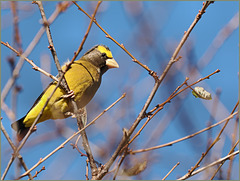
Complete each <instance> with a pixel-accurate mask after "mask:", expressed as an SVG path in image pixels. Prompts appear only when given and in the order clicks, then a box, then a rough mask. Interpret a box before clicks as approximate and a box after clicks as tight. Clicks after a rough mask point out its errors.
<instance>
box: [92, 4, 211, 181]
mask: <svg viewBox="0 0 240 181" xmlns="http://www.w3.org/2000/svg"><path fill="white" fill-rule="evenodd" d="M211 3H212V2H208V1H207V2H206V3H204V4H203V7H202V10H201V11H199V13H198V14H197V16H196V18H195V19H194V21H193V23H192V24H191V26H190V27H189V28H188V30H187V32H185V34H184V35H183V38H182V39H181V41H180V43H179V45H178V46H177V48H176V50H175V51H174V53H173V55H172V57H171V59H170V60H169V62H168V64H167V66H166V68H165V69H164V71H163V73H162V75H161V76H160V77H159V78H158V77H157V76H154V75H153V77H154V79H155V84H154V86H153V89H152V91H151V93H150V95H149V97H148V99H147V101H146V102H145V104H144V106H143V108H142V110H141V111H140V113H139V114H138V117H137V119H136V120H135V121H134V123H133V124H132V126H131V128H130V129H129V131H128V132H127V134H126V135H127V136H123V137H122V139H121V141H120V143H119V145H118V147H117V148H116V150H115V152H114V153H113V155H112V157H111V158H110V159H109V161H108V162H107V163H106V164H105V165H104V168H103V169H102V170H101V172H100V173H99V174H98V175H97V176H96V177H93V179H102V178H103V177H104V175H105V174H106V173H107V172H108V170H109V168H110V167H111V165H112V164H113V162H114V161H115V159H116V158H117V156H118V155H119V154H120V152H121V150H122V148H123V147H124V146H125V145H126V144H127V142H128V139H129V137H130V136H131V135H132V133H133V132H134V130H135V129H136V127H137V126H138V124H139V123H140V121H141V120H142V119H143V118H144V115H146V110H147V109H148V107H149V105H150V103H151V102H152V99H153V97H154V96H155V93H156V91H157V90H158V88H159V86H160V84H161V83H162V81H163V79H164V78H165V76H166V75H167V73H168V71H169V69H170V68H171V66H172V65H173V64H174V63H175V62H176V58H177V56H178V53H179V51H180V49H181V48H182V46H183V44H184V43H185V42H186V40H187V38H188V36H189V35H190V33H191V31H192V30H193V28H194V27H195V25H196V24H197V22H198V21H199V20H200V19H201V17H202V15H203V14H204V13H205V10H206V8H207V7H208V6H209V5H210V4H211ZM94 23H95V24H96V21H94ZM96 25H97V24H96ZM98 27H99V28H100V26H98ZM100 29H101V30H102V31H103V32H104V33H105V34H106V31H105V30H103V29H102V28H100ZM106 35H107V37H108V34H106ZM114 42H115V41H114ZM115 43H116V42H115ZM117 45H120V47H121V48H124V46H123V45H121V44H119V43H117ZM177 59H178V58H177ZM144 68H145V69H146V67H144ZM146 70H148V69H146ZM148 71H150V70H148ZM149 73H150V74H152V73H153V71H152V72H149Z"/></svg>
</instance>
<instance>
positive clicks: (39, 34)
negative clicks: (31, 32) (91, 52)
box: [1, 2, 70, 102]
mask: <svg viewBox="0 0 240 181" xmlns="http://www.w3.org/2000/svg"><path fill="white" fill-rule="evenodd" d="M69 6H70V4H69V2H65V3H62V5H59V6H57V7H58V8H56V10H55V11H54V12H53V13H52V15H51V16H50V17H49V19H48V23H49V24H52V23H53V22H54V20H55V19H56V18H57V17H58V15H59V14H60V13H61V12H62V11H63V10H66V8H67V7H69ZM61 7H62V8H61ZM44 32H45V29H44V27H41V28H40V29H39V31H38V32H37V34H36V35H35V37H34V38H33V40H32V41H31V43H30V44H29V45H28V47H27V49H26V50H25V52H24V53H23V54H22V56H23V57H28V55H29V54H30V53H31V52H32V50H33V49H34V47H35V46H36V45H37V43H38V42H39V40H40V39H41V37H42V35H43V33H44ZM23 63H24V59H23V58H22V57H20V59H19V61H18V63H17V65H16V66H15V68H14V70H13V73H12V77H11V78H10V79H9V80H8V82H7V83H6V85H5V87H4V88H3V89H2V93H1V102H3V101H4V100H5V98H6V96H7V94H8V92H9V90H10V89H11V87H12V86H13V85H14V83H15V81H16V79H17V78H18V76H19V72H20V70H21V68H22V66H23Z"/></svg>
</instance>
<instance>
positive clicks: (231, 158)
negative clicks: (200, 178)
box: [210, 140, 239, 180]
mask: <svg viewBox="0 0 240 181" xmlns="http://www.w3.org/2000/svg"><path fill="white" fill-rule="evenodd" d="M238 143H239V140H237V142H236V143H235V144H234V145H233V147H232V148H231V150H230V151H229V153H228V155H230V154H231V153H233V151H234V149H235V148H236V146H237V145H238ZM229 160H231V161H232V160H233V157H230V158H229ZM224 163H225V161H223V162H222V163H221V164H220V165H219V166H218V168H217V170H216V171H215V172H214V174H213V176H212V177H211V179H210V180H213V179H214V177H215V176H216V174H217V173H218V171H219V170H220V168H221V167H222V166H223V164H224Z"/></svg>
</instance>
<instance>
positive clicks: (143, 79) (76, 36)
mask: <svg viewBox="0 0 240 181" xmlns="http://www.w3.org/2000/svg"><path fill="white" fill-rule="evenodd" d="M57 3H58V2H50V1H49V2H44V3H43V6H44V9H45V12H46V16H47V17H49V16H50V15H51V14H52V13H53V11H54V10H55V7H56V5H57ZM78 4H79V5H80V6H81V7H82V8H83V9H84V10H86V11H87V12H88V13H89V14H92V13H93V11H94V8H95V6H96V2H78ZM1 5H2V9H1V40H2V41H3V42H9V43H10V44H11V45H12V44H13V34H14V30H13V24H12V13H11V9H10V3H9V2H1ZM18 8H19V11H18V13H19V30H20V36H21V41H22V48H23V50H25V49H26V48H27V46H28V45H29V43H30V42H31V41H32V39H33V38H34V36H35V35H36V33H37V32H38V31H39V29H40V28H41V24H40V19H41V16H40V13H39V10H38V8H37V5H34V4H31V2H19V4H18ZM201 8H202V1H192V2H191V1H178V2H177V1H170V2H164V1H141V2H132V4H131V3H129V2H122V1H116V2H112V1H104V2H102V4H101V5H100V9H99V12H98V13H97V15H96V19H97V21H98V23H99V24H100V25H101V26H102V27H103V28H104V29H105V30H106V31H107V32H108V33H109V34H110V35H111V36H112V37H113V38H115V39H116V40H117V41H118V42H119V43H122V44H124V46H125V47H126V48H127V49H128V50H129V51H130V53H131V54H132V55H134V56H135V58H137V59H138V60H139V61H140V62H142V63H143V64H146V65H147V66H148V67H149V68H150V69H151V70H153V71H156V72H157V73H158V75H161V73H162V72H163V70H164V68H165V66H166V65H167V63H168V61H169V60H170V58H171V55H172V53H173V51H174V50H175V48H176V46H177V45H178V43H179V41H180V40H181V38H182V36H183V34H184V31H186V30H187V29H188V27H189V26H190V25H191V23H192V22H193V20H194V18H195V16H196V15H197V13H198V11H199V10H200V9H201ZM238 10H239V2H238V1H216V2H215V3H214V4H211V5H210V6H209V7H208V8H207V10H206V13H205V14H204V15H203V16H202V19H201V20H200V21H199V22H198V24H197V25H196V27H195V28H194V29H193V31H192V33H191V34H190V37H189V38H188V40H187V42H186V43H185V45H184V47H183V48H182V50H181V51H180V53H179V55H181V56H182V59H180V60H179V61H178V62H176V63H175V64H174V65H173V67H172V68H171V70H170V71H169V72H168V74H167V76H166V78H165V80H164V81H163V83H162V85H161V86H160V88H159V89H158V91H157V93H156V95H155V97H154V99H153V101H152V103H151V104H150V107H149V109H148V111H150V110H151V109H152V108H153V107H154V106H155V105H157V104H159V103H162V102H164V101H165V100H166V99H167V98H168V96H169V95H170V94H171V93H172V92H173V91H174V90H175V89H176V88H177V86H179V85H180V84H182V83H183V81H184V80H185V77H189V84H190V83H193V82H195V81H197V80H198V79H199V78H202V77H205V76H207V75H209V74H211V73H212V72H214V71H215V70H216V69H220V70H221V71H220V73H218V74H215V75H213V76H212V77H210V79H207V80H205V81H203V82H201V83H200V84H198V86H203V87H204V88H205V89H206V90H207V91H208V92H210V93H211V94H212V97H213V99H212V100H210V101H208V100H200V99H197V98H195V97H194V96H192V94H191V90H188V91H185V92H184V93H183V94H180V95H179V96H177V98H175V99H173V100H172V101H171V103H169V104H167V105H166V106H165V107H164V109H163V110H162V111H160V112H159V113H158V114H157V115H156V116H155V117H154V119H153V120H152V121H151V122H150V123H149V124H148V125H147V127H146V128H145V129H144V131H143V132H142V133H141V135H140V136H139V137H138V138H137V139H136V140H135V143H134V144H132V145H131V146H130V148H131V149H133V150H136V149H140V148H148V147H151V146H155V145H160V144H163V143H167V142H170V141H173V140H175V139H178V138H181V137H184V136H187V135H189V134H192V133H195V132H196V131H199V130H201V129H203V128H205V127H206V126H207V124H208V122H209V119H210V117H211V114H212V116H214V118H213V122H212V123H216V122H218V121H220V120H223V119H225V118H226V117H227V116H228V115H229V114H230V112H231V111H232V109H233V107H234V106H235V104H236V103H237V100H238V91H239V90H238V86H239V84H238V82H239V81H238V79H239V28H238V23H237V28H234V31H233V32H229V31H225V32H224V33H223V34H222V36H219V39H217V40H216V39H215V38H216V37H218V35H219V33H221V32H222V29H223V28H224V27H225V26H226V25H227V24H228V23H229V21H230V20H231V19H232V18H233V17H234V16H235V15H236V14H237V12H238ZM236 22H239V20H238V19H237V21H234V23H235V24H236ZM88 24H89V18H87V17H86V16H85V15H84V14H83V13H82V12H80V11H79V10H78V9H77V7H76V6H75V5H71V6H70V7H69V8H68V9H67V10H66V11H65V12H64V13H62V14H60V15H59V16H58V17H57V19H56V20H55V21H54V23H53V24H52V25H51V26H50V29H51V34H52V37H53V42H54V45H55V48H56V51H57V55H58V58H59V60H60V63H61V64H64V62H66V61H67V60H68V59H71V58H72V57H73V53H74V51H76V50H77V48H78V46H79V45H80V43H81V41H82V38H83V36H84V34H85V32H86V30H87V27H88ZM235 24H231V26H230V29H231V28H233V27H234V26H235ZM228 30H229V29H228ZM224 36H226V37H227V38H226V39H224ZM214 39H215V40H216V41H215V44H213V41H214ZM222 41H223V44H221V42H222ZM96 44H105V45H107V46H109V48H110V50H111V51H112V54H113V56H114V58H115V60H116V61H117V62H118V64H119V66H120V67H119V69H113V70H109V71H108V72H107V73H106V74H104V75H103V80H102V84H101V87H100V88H99V90H98V92H97V93H96V95H95V97H94V98H93V100H92V101H91V102H90V103H89V105H88V106H87V110H88V121H91V120H92V119H93V118H95V117H96V116H97V115H98V114H99V113H100V112H101V111H103V110H104V109H106V108H107V107H108V106H109V105H110V104H112V103H113V102H114V101H115V100H116V99H118V98H119V97H120V96H121V95H122V94H123V93H124V92H126V93H127V97H126V98H125V99H123V100H122V101H121V102H120V103H119V104H118V105H116V106H115V107H114V108H113V109H112V110H110V111H109V113H107V114H106V115H105V116H103V117H102V118H101V119H99V120H98V121H97V123H96V124H95V125H93V126H92V127H90V128H89V129H88V130H87V134H88V135H89V140H90V141H91V145H92V148H93V152H94V153H95V155H96V158H97V160H98V161H99V162H101V163H102V164H104V163H105V162H106V161H107V160H108V158H109V157H110V155H111V153H113V150H114V148H115V147H116V145H117V144H118V143H119V141H120V138H121V136H122V128H124V127H125V128H127V129H129V128H130V126H131V125H132V123H133V122H134V120H135V119H136V117H137V115H138V113H139V112H140V110H141V109H142V107H143V105H144V103H145V102H146V100H147V97H148V95H149V94H150V92H151V90H152V87H153V84H154V81H153V79H152V78H151V77H150V76H149V75H148V73H147V72H146V71H145V70H144V69H143V68H141V67H140V66H139V65H137V64H135V63H134V62H133V61H132V60H131V57H129V56H128V55H127V54H126V53H125V52H124V51H123V50H122V49H121V48H120V47H118V46H117V45H116V44H115V43H114V42H112V41H111V40H110V39H108V38H106V37H105V34H104V33H103V32H102V31H101V30H100V29H99V28H98V27H97V26H96V25H95V24H93V26H92V29H91V31H90V34H89V36H88V38H87V41H86V43H85V44H84V47H83V50H82V52H81V53H80V55H79V58H80V57H81V56H82V55H83V53H84V52H86V51H87V50H88V49H90V48H91V47H93V46H94V45H96ZM218 46H220V47H218ZM47 47H48V41H47V37H46V34H44V35H43V37H42V38H41V40H40V41H39V42H38V44H37V45H36V47H35V48H34V49H33V51H32V52H31V54H30V55H29V56H28V58H29V59H31V60H33V61H34V63H35V64H36V65H38V66H39V67H43V69H45V70H47V71H48V72H51V73H52V74H53V75H56V74H57V69H56V68H55V65H54V62H53V59H52V56H51V53H50V51H49V50H48V48H47ZM211 47H212V48H213V49H209V48H211ZM209 50H210V51H209ZM215 50H216V52H215ZM206 52H208V53H209V52H210V54H213V57H212V58H210V60H209V62H208V63H207V64H206V65H204V66H203V67H200V66H201V62H204V61H208V58H209V57H210V55H209V54H207V56H205V55H206V54H205V53H206ZM11 55H14V53H13V52H11V50H9V49H8V48H6V47H4V46H3V45H1V90H3V88H4V87H5V85H6V83H7V81H8V79H9V78H10V77H11V68H10V66H9V63H8V62H7V59H8V58H9V56H11ZM18 60H19V58H18V57H17V58H16V61H18ZM48 60H49V61H48ZM196 67H197V70H198V72H199V73H197V74H192V73H191V70H194V68H196ZM50 81H51V80H50V79H48V78H47V79H46V78H45V77H44V76H42V75H41V74H40V73H39V72H36V71H34V70H33V69H32V68H31V65H30V64H28V63H27V62H25V63H24V66H23V68H22V69H21V72H20V76H19V78H18V79H17V85H19V86H21V88H22V90H21V92H20V93H19V94H18V96H17V106H16V107H17V109H16V119H19V118H21V117H22V116H24V115H25V114H26V112H27V111H28V110H29V108H30V107H31V106H32V104H33V103H34V101H35V99H36V98H37V97H38V96H39V95H40V94H41V92H42V91H43V90H44V88H45V87H46V86H47V84H48V83H49V82H50ZM217 90H220V91H221V94H220V98H219V101H218V102H216V91H217ZM11 97H12V93H11V92H10V93H9V94H8V96H7V97H6V100H5V103H6V104H7V105H8V106H9V107H11V101H12V98H11ZM214 101H215V102H214ZM214 111H215V113H214ZM1 117H3V120H2V123H3V125H4V127H5V129H6V130H7V132H8V133H9V135H10V137H11V138H13V136H14V134H15V132H14V131H12V130H11V127H10V124H11V121H10V119H9V118H8V117H7V115H6V113H5V112H4V111H3V110H2V111H1ZM56 122H57V121H56ZM56 122H54V121H52V120H49V121H46V122H45V123H41V124H39V125H38V130H37V132H36V133H33V135H31V137H30V139H29V143H27V144H26V145H25V146H26V147H24V148H23V149H22V150H21V152H20V153H21V154H22V155H23V157H24V160H25V162H26V163H27V166H28V167H29V168H31V167H32V166H33V165H34V164H35V163H36V162H37V161H38V160H39V159H40V158H41V157H44V156H46V155H47V154H48V153H49V152H50V151H52V150H53V149H55V148H56V147H57V146H58V145H60V144H61V143H62V142H63V141H64V140H65V139H66V138H67V137H69V136H70V135H71V134H72V133H73V132H74V131H77V126H76V122H75V120H74V119H71V118H69V119H67V121H64V120H58V123H56ZM143 122H145V120H143V121H142V122H141V123H140V125H139V127H138V129H137V130H139V128H140V126H141V125H142V124H143ZM58 124H59V125H58ZM57 125H58V126H60V127H61V125H65V127H66V130H65V132H64V134H63V135H61V136H59V135H57V136H56V134H55V133H56V130H57ZM106 125H107V126H106ZM221 128H222V126H219V127H217V128H214V129H213V130H212V131H211V132H208V133H203V134H201V135H199V136H196V137H194V138H192V139H190V140H187V141H184V142H180V143H177V144H175V145H173V146H171V147H166V148H162V149H158V150H155V151H150V152H147V153H149V154H145V153H140V154H137V155H135V156H132V157H131V158H138V159H136V160H141V158H148V160H149V161H148V166H147V168H146V170H144V171H143V172H142V173H140V174H139V175H138V176H134V177H130V178H132V179H157V180H159V179H162V178H163V177H164V176H165V175H166V174H167V172H168V171H169V170H170V169H171V168H172V167H173V166H174V165H175V164H176V163H177V162H180V165H179V166H178V167H177V168H176V170H175V171H174V172H173V173H172V174H170V176H169V177H168V179H173V180H174V179H177V178H178V177H180V176H182V175H184V174H185V173H187V170H188V169H190V167H191V166H193V165H194V164H195V163H196V162H197V160H198V159H199V158H200V156H201V153H202V152H204V151H205V150H206V146H207V144H206V143H207V140H208V139H209V137H211V136H212V139H214V138H215V137H216V136H217V134H218V133H219V131H220V129H221ZM233 129H234V120H232V121H230V123H229V126H228V127H227V128H226V131H225V132H224V134H223V135H222V137H221V140H220V141H219V144H217V145H216V146H215V147H214V148H213V150H212V151H211V152H210V154H209V158H208V159H209V160H208V161H205V162H203V163H204V164H207V163H208V162H209V163H210V162H212V161H214V160H215V159H218V158H220V157H224V156H225V155H227V153H228V152H229V150H230V149H231V144H232V143H231V139H232V138H231V134H232V133H233ZM51 132H53V133H54V134H53V135H54V136H51V139H49V140H48V138H49V137H48V138H45V137H44V135H45V134H46V135H50V133H51ZM158 133H159V134H158ZM153 134H156V135H158V136H156V137H154V136H153ZM39 137H40V138H39ZM153 137H154V139H153ZM44 139H46V141H43V140H44ZM1 145H2V147H1V148H2V151H1V157H2V159H1V172H2V173H3V171H4V170H5V168H6V166H7V163H8V161H9V159H10V157H11V153H12V150H11V147H10V146H9V144H8V143H7V141H6V139H5V137H4V136H3V134H1ZM79 146H80V147H81V144H79ZM105 148H109V150H107V151H106V150H105ZM110 148H111V149H112V150H111V149H110ZM81 149H82V148H81ZM82 150H83V149H82ZM101 150H105V151H106V153H105V155H104V154H103V153H102V152H103V151H102V152H101ZM103 155H104V156H103ZM129 157H130V156H129ZM131 158H128V159H129V160H131ZM238 159H239V156H237V157H236V158H235V161H234V167H233V170H232V177H231V178H232V179H239V172H238V170H239V165H238ZM133 162H134V161H133ZM61 164H64V165H65V166H61V167H60V168H59V169H56V168H57V167H58V165H61ZM43 165H44V166H45V167H46V171H43V172H42V173H40V174H39V175H38V177H37V178H36V179H39V180H42V179H55V180H57V179H67V180H70V179H85V176H84V174H85V158H84V157H80V155H79V153H78V152H77V151H76V150H73V149H72V148H71V146H70V145H69V144H67V145H66V146H65V148H64V149H62V150H60V151H58V152H57V153H56V154H55V155H54V156H53V157H51V158H50V159H49V160H47V161H46V162H44V164H43ZM43 165H41V166H43ZM41 166H40V167H38V168H37V169H35V170H34V173H35V171H36V170H38V171H39V170H40V169H41ZM124 166H126V164H125V165H124ZM201 166H202V165H201ZM225 166H226V167H223V168H224V169H225V170H226V169H227V168H228V163H227V164H226V165H225ZM15 168H16V165H13V166H12V167H11V169H10V171H9V173H8V175H7V177H6V179H14V176H15V171H14V170H15ZM21 173H23V170H21ZM34 173H33V174H34ZM53 173H55V174H53ZM226 174H227V173H226V171H224V172H223V178H224V179H225V178H226ZM205 175H206V173H204V174H200V175H198V176H196V177H193V179H205V177H204V176H205ZM119 178H127V177H120V176H119ZM207 178H208V177H207ZM216 178H218V179H220V178H221V177H220V176H219V175H218V176H217V177H216ZM106 179H112V177H111V176H110V177H106Z"/></svg>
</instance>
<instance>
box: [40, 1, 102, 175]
mask: <svg viewBox="0 0 240 181" xmlns="http://www.w3.org/2000/svg"><path fill="white" fill-rule="evenodd" d="M36 4H37V5H38V6H39V10H40V13H41V16H42V19H43V23H44V26H45V28H46V33H47V37H48V42H49V48H50V50H51V53H52V55H53V59H54V62H55V64H56V67H57V69H58V72H59V75H60V76H63V80H62V81H63V82H62V87H63V88H64V90H65V91H66V92H69V91H70V89H69V86H68V84H67V82H66V79H65V78H64V73H63V71H62V69H61V66H60V63H59V61H58V57H57V53H56V50H55V47H54V45H53V41H52V37H51V33H50V28H49V25H48V22H47V18H46V15H45V12H44V9H43V5H42V2H41V1H36ZM96 9H98V6H97V8H96ZM96 11H97V10H96ZM95 13H96V12H95ZM94 16H95V15H93V18H94ZM66 70H67V69H66ZM66 70H65V72H66ZM70 100H71V104H72V105H73V112H74V114H75V115H76V118H77V123H78V125H79V127H80V129H81V128H83V127H84V124H83V122H82V120H81V116H80V115H79V114H78V106H77V104H76V102H75V101H74V99H73V98H70ZM81 135H82V141H83V147H84V150H85V151H86V153H87V156H88V159H89V163H90V167H91V173H92V175H93V176H95V175H96V174H97V172H98V170H97V165H96V164H95V162H94V158H93V155H92V151H91V149H90V146H89V142H88V138H87V134H86V132H85V131H82V132H81Z"/></svg>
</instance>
